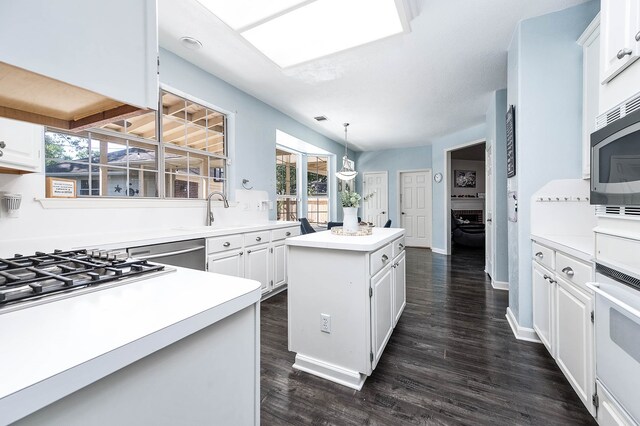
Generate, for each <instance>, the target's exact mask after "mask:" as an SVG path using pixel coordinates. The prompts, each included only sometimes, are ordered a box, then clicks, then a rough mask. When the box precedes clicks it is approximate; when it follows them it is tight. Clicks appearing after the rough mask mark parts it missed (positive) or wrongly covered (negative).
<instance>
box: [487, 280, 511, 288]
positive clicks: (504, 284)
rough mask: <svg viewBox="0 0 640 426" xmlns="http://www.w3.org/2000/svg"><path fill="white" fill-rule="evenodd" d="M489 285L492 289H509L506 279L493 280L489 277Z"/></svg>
mask: <svg viewBox="0 0 640 426" xmlns="http://www.w3.org/2000/svg"><path fill="white" fill-rule="evenodd" d="M491 287H493V289H494V290H506V291H509V282H508V281H494V280H493V278H492V279H491Z"/></svg>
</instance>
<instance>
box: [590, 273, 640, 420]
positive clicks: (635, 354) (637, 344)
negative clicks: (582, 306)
mask: <svg viewBox="0 0 640 426" xmlns="http://www.w3.org/2000/svg"><path fill="white" fill-rule="evenodd" d="M596 281H597V283H592V284H589V286H590V287H591V288H592V289H593V290H594V292H595V318H594V319H595V321H594V322H595V340H596V381H597V383H598V386H602V387H604V388H605V389H606V390H607V391H608V393H609V394H611V395H612V396H613V398H614V399H615V401H616V402H617V403H618V404H619V405H620V407H621V408H622V409H623V410H624V411H625V413H626V414H627V415H628V417H630V418H631V419H633V421H635V422H636V423H640V392H638V384H639V383H640V279H638V278H637V277H634V276H631V275H627V274H626V273H624V272H622V271H620V270H617V269H613V268H610V267H608V266H605V265H602V264H600V263H596Z"/></svg>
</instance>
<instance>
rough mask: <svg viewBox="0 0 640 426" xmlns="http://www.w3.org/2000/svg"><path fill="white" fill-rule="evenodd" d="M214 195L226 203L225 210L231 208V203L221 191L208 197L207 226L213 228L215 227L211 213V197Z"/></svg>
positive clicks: (214, 192)
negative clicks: (212, 226)
mask: <svg viewBox="0 0 640 426" xmlns="http://www.w3.org/2000/svg"><path fill="white" fill-rule="evenodd" d="M214 195H219V196H220V197H222V201H223V202H224V208H225V209H228V208H229V201H227V197H225V196H224V194H223V193H222V192H220V191H213V192H212V193H211V194H209V196H208V197H207V219H206V222H207V226H211V225H213V212H212V211H211V197H213V196H214Z"/></svg>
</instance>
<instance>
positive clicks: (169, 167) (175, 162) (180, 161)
mask: <svg viewBox="0 0 640 426" xmlns="http://www.w3.org/2000/svg"><path fill="white" fill-rule="evenodd" d="M187 165H188V158H187V153H186V152H183V151H178V150H175V149H168V148H167V149H165V151H164V169H165V171H166V172H167V173H176V174H177V173H181V174H185V175H186V174H187V173H188V167H187Z"/></svg>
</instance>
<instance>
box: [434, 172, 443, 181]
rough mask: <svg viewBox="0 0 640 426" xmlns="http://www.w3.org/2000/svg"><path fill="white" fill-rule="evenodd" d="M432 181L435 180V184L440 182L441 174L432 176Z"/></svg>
mask: <svg viewBox="0 0 640 426" xmlns="http://www.w3.org/2000/svg"><path fill="white" fill-rule="evenodd" d="M433 180H435V181H436V183H440V182H442V173H436V174H435V175H433Z"/></svg>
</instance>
